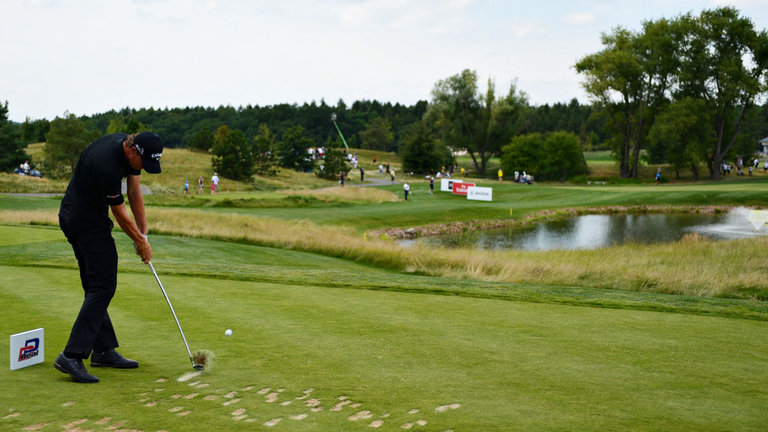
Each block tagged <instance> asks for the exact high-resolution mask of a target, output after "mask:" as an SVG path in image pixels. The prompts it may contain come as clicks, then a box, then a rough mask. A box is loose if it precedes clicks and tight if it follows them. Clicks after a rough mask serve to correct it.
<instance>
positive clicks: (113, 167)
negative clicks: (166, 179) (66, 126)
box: [53, 132, 163, 383]
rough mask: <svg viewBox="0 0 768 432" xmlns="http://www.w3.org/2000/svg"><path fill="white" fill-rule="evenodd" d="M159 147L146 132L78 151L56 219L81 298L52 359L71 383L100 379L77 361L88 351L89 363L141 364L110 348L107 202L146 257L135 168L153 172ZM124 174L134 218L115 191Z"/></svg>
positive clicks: (112, 266) (112, 273)
mask: <svg viewBox="0 0 768 432" xmlns="http://www.w3.org/2000/svg"><path fill="white" fill-rule="evenodd" d="M162 153H163V144H162V142H161V141H160V138H159V137H158V136H157V135H155V134H153V133H151V132H142V133H140V134H138V135H127V134H124V133H116V134H111V135H106V136H103V137H101V138H99V139H97V140H96V141H94V142H92V143H91V144H90V145H88V147H86V149H85V150H83V152H82V153H81V154H80V160H79V161H78V162H77V166H76V167H75V171H74V173H73V174H72V179H71V180H70V182H69V186H68V187H67V192H66V193H65V194H64V198H63V199H62V200H61V207H60V208H59V225H60V226H61V230H62V231H63V232H64V235H65V236H66V237H67V240H68V241H69V243H70V244H71V245H72V249H73V250H74V252H75V258H77V264H78V267H79V268H80V281H81V282H82V285H83V290H84V291H85V299H84V300H83V304H82V306H81V308H80V313H79V314H78V316H77V319H76V320H75V323H74V325H73V326H72V332H71V333H70V335H69V341H68V342H67V345H66V347H65V348H64V351H63V352H62V353H61V354H59V356H58V357H57V358H56V361H55V362H54V364H53V366H54V367H55V368H56V369H58V370H59V371H61V372H64V373H67V374H69V375H70V376H71V377H72V379H74V380H75V381H77V382H81V383H96V382H99V379H98V378H97V377H95V376H93V375H91V374H90V373H88V370H86V368H85V366H84V365H83V360H84V359H87V358H88V357H91V366H93V367H114V368H121V369H130V368H136V367H138V366H139V364H138V362H136V361H135V360H129V359H126V358H125V357H123V356H122V355H120V354H119V353H118V352H117V351H115V348H117V346H118V343H117V336H115V331H114V329H113V328H112V322H111V321H110V319H109V314H108V313H107V308H108V307H109V303H110V301H111V300H112V297H113V296H114V295H115V289H116V288H117V249H116V248H115V240H114V239H113V238H112V234H111V232H112V227H113V223H112V221H111V220H110V219H109V215H108V208H109V209H111V210H112V215H113V216H114V217H115V220H117V223H118V225H120V228H122V229H123V231H124V232H125V233H126V234H127V235H128V237H130V238H131V239H132V240H133V242H134V244H135V246H136V253H137V254H138V255H139V256H140V257H141V260H142V261H144V262H145V263H147V262H149V260H150V259H151V258H152V247H150V245H149V242H148V241H147V237H146V236H147V219H146V217H145V214H144V198H143V196H142V194H141V188H140V181H141V169H142V168H143V169H144V170H145V171H147V172H148V173H153V174H156V173H159V172H160V157H161V156H162ZM126 177H127V195H128V199H129V201H130V206H131V212H132V213H133V219H131V217H130V216H129V215H128V211H127V210H126V208H125V201H124V199H123V194H122V192H121V186H122V179H123V178H126Z"/></svg>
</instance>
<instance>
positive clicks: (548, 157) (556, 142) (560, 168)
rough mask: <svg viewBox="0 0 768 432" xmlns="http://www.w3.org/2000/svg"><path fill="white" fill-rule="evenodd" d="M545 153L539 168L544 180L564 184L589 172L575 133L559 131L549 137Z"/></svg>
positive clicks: (545, 142)
mask: <svg viewBox="0 0 768 432" xmlns="http://www.w3.org/2000/svg"><path fill="white" fill-rule="evenodd" d="M543 153H544V154H543V155H542V157H541V159H540V163H539V166H538V167H537V172H538V173H539V177H540V178H541V179H543V180H559V181H561V182H563V181H565V180H567V179H569V178H572V177H574V176H577V175H582V174H586V173H587V172H588V169H587V161H586V160H585V159H584V152H583V151H582V149H581V144H580V143H579V137H578V136H577V135H576V134H574V133H573V132H565V131H558V132H552V133H551V134H549V135H547V137H546V138H545V140H544V148H543Z"/></svg>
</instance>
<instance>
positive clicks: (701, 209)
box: [368, 205, 734, 240]
mask: <svg viewBox="0 0 768 432" xmlns="http://www.w3.org/2000/svg"><path fill="white" fill-rule="evenodd" d="M733 208H734V206H648V205H638V206H604V207H578V208H575V207H569V208H562V209H557V210H542V211H539V212H535V213H530V214H527V215H525V216H523V217H522V218H519V219H514V218H509V219H494V220H480V221H470V222H451V223H447V224H431V225H422V226H418V227H412V228H387V229H382V230H375V231H370V232H369V233H368V235H370V236H372V237H381V236H385V237H388V238H390V239H394V240H402V239H414V238H418V237H428V236H435V235H444V234H454V233H460V232H465V231H477V230H488V229H496V228H509V227H526V226H530V225H534V224H537V223H541V222H550V221H555V220H560V219H565V218H569V217H575V216H583V215H588V214H616V213H634V214H647V213H668V214H673V213H674V214H719V213H727V212H729V211H731V210H732V209H733Z"/></svg>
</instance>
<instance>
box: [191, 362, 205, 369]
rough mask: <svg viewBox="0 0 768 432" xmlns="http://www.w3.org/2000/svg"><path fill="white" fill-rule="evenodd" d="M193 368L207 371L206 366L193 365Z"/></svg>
mask: <svg viewBox="0 0 768 432" xmlns="http://www.w3.org/2000/svg"><path fill="white" fill-rule="evenodd" d="M192 368H193V369H195V370H199V371H201V370H203V369H205V366H203V365H199V364H196V365H193V366H192Z"/></svg>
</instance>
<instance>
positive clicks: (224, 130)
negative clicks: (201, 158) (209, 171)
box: [211, 125, 253, 180]
mask: <svg viewBox="0 0 768 432" xmlns="http://www.w3.org/2000/svg"><path fill="white" fill-rule="evenodd" d="M212 152H213V159H212V161H211V165H212V166H213V170H214V171H216V172H218V173H219V174H221V175H222V176H223V177H226V178H230V179H233V180H248V179H250V178H251V175H252V174H253V152H252V149H251V146H250V145H249V143H248V140H247V139H246V137H245V134H244V133H243V131H241V130H239V129H233V130H230V129H229V127H227V126H225V125H223V126H220V127H219V130H218V131H217V132H216V137H215V138H214V139H213V149H212Z"/></svg>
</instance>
